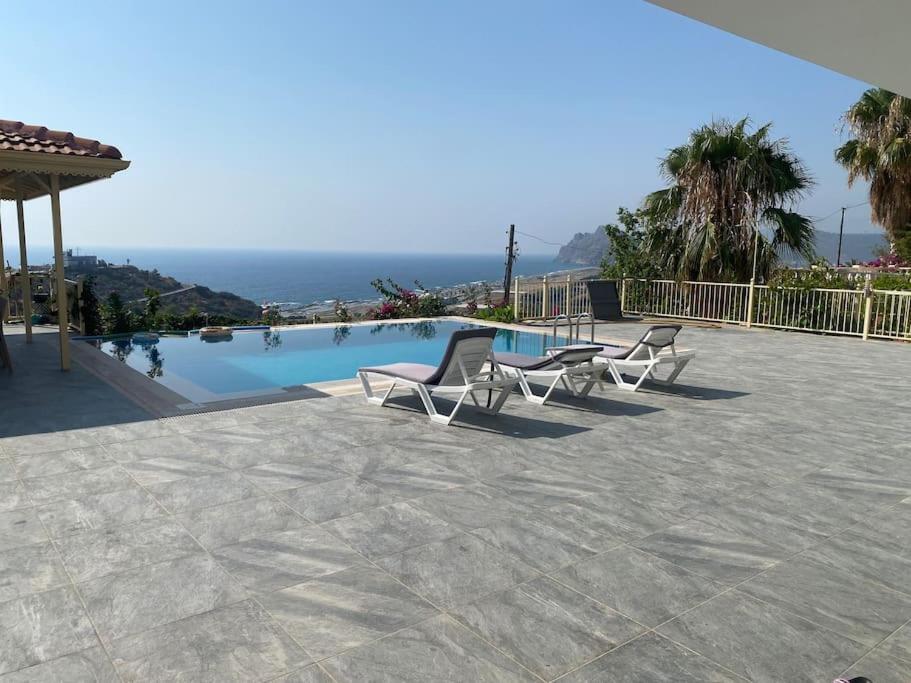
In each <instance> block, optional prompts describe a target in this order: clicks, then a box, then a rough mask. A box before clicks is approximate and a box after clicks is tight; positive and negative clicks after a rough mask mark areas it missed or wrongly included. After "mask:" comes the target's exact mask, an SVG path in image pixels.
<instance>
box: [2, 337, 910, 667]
mask: <svg viewBox="0 0 911 683" xmlns="http://www.w3.org/2000/svg"><path fill="white" fill-rule="evenodd" d="M640 330H641V326H640V325H637V324H632V323H629V324H627V323H624V324H616V325H611V326H610V327H604V328H603V329H601V330H599V332H600V333H603V334H604V335H606V336H607V335H609V336H611V337H614V338H617V337H619V338H628V339H629V338H635V337H637V336H638V334H639V332H640ZM681 337H682V343H683V344H684V345H686V346H688V347H693V348H696V349H697V350H698V357H697V359H696V360H695V361H694V362H693V363H692V364H691V365H690V366H689V367H688V368H687V370H686V372H685V373H684V374H683V375H682V376H681V378H680V384H679V386H677V387H676V388H674V389H671V390H667V389H660V388H657V387H652V388H649V389H648V390H646V391H643V392H640V393H635V394H631V393H625V392H620V391H618V390H617V389H616V388H615V387H613V386H610V385H608V386H606V387H605V388H604V389H602V390H596V391H595V392H594V393H593V394H592V396H591V397H590V399H589V400H587V401H578V400H574V399H570V398H568V397H565V396H564V397H561V398H560V400H559V401H558V403H557V404H555V405H549V406H546V407H542V406H537V405H532V404H529V403H526V402H525V401H523V400H522V399H521V397H520V396H519V395H518V394H517V395H515V396H514V397H511V398H510V400H509V401H508V402H507V403H506V406H505V408H504V410H503V413H502V414H501V415H500V416H499V417H498V418H490V417H486V416H481V415H479V414H477V413H473V412H472V411H471V410H469V409H466V411H465V413H464V420H462V421H460V422H459V423H458V424H457V426H453V427H449V428H446V427H440V426H437V425H434V424H431V423H430V422H429V421H428V420H427V419H426V418H425V417H424V416H423V414H422V413H421V412H420V409H419V405H418V404H417V403H416V402H415V401H414V400H413V399H412V398H411V397H410V396H407V395H404V396H403V397H402V398H400V399H397V400H395V401H394V402H393V405H392V406H391V407H388V408H377V407H374V406H368V405H366V404H365V403H364V402H363V401H362V399H361V398H360V397H355V396H350V397H341V398H312V399H306V400H300V401H291V402H285V403H279V404H274V405H266V406H258V407H251V408H242V409H236V410H231V411H222V412H217V413H207V414H199V415H188V416H184V417H179V418H170V419H164V420H155V419H152V418H151V417H150V416H149V415H148V414H147V413H145V412H144V411H143V409H142V408H140V407H138V406H135V405H133V404H132V403H131V402H130V401H129V400H127V399H126V398H125V397H124V396H122V395H121V394H119V393H118V392H117V391H115V390H114V389H112V388H111V387H109V386H108V385H106V384H105V383H104V382H102V381H101V380H98V379H96V378H95V377H94V376H93V375H90V374H89V373H87V372H85V371H84V370H83V369H81V368H79V367H78V366H77V367H76V368H74V370H73V371H72V372H71V373H69V374H67V375H63V374H61V373H59V372H57V371H56V370H54V363H55V362H56V354H55V352H54V346H53V343H52V342H53V339H50V340H46V339H40V340H37V341H36V344H35V345H34V347H35V348H34V349H31V350H29V351H28V352H27V353H29V354H31V355H32V356H33V357H34V359H35V363H34V364H33V365H31V366H28V367H23V366H24V365H26V359H25V358H24V357H23V356H25V355H26V352H25V351H22V349H14V357H17V356H18V357H17V360H18V361H19V362H18V363H17V372H16V373H15V374H14V375H13V376H11V377H10V376H5V375H0V418H2V420H0V681H7V680H9V681H44V680H47V681H60V680H66V681H83V680H88V681H118V680H119V681H170V680H187V681H231V680H237V681H251V680H264V681H266V680H276V681H284V682H285V683H330V682H332V681H336V682H347V681H388V682H390V683H392V682H399V681H414V682H421V683H423V682H424V681H435V680H439V681H443V680H445V681H466V682H480V681H552V680H560V681H565V682H570V681H572V682H577V683H581V682H586V683H587V682H589V681H605V682H607V681H610V682H612V683H613V682H614V681H641V682H648V681H669V680H673V681H675V682H680V681H692V682H694V683H695V682H699V683H705V682H707V681H712V682H716V681H717V682H720V681H742V680H753V681H770V682H771V681H776V682H777V681H789V682H791V681H807V682H814V683H816V682H820V681H831V680H832V679H833V678H835V677H836V676H838V675H841V674H843V673H846V672H847V673H849V674H850V675H866V676H868V677H870V678H871V679H872V680H873V681H874V682H875V683H907V682H908V681H909V680H911V426H909V422H908V419H907V417H906V416H907V415H908V414H909V412H911V410H909V409H911V346H908V345H906V344H899V343H883V342H866V343H864V342H862V341H860V340H856V339H845V338H831V337H821V336H812V335H801V334H789V333H782V332H768V331H762V330H754V331H746V330H740V329H707V328H699V327H688V328H686V329H685V330H684V332H683V333H682V335H681ZM42 344H44V346H41V345H42Z"/></svg>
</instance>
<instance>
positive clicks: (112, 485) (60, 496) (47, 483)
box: [22, 465, 136, 505]
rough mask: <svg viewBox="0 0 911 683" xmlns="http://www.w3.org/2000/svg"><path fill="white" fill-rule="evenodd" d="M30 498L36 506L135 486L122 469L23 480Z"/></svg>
mask: <svg viewBox="0 0 911 683" xmlns="http://www.w3.org/2000/svg"><path fill="white" fill-rule="evenodd" d="M22 483H23V484H24V485H25V488H26V490H27V491H28V495H29V498H31V500H32V501H33V502H34V503H35V504H36V505H44V504H46V503H53V502H54V501H57V500H72V499H75V498H82V497H84V496H91V495H94V494H97V493H107V492H109V491H120V490H123V489H128V488H133V487H135V486H136V482H134V481H133V480H132V479H131V478H130V475H129V474H127V473H126V471H125V470H124V469H123V468H122V467H120V466H119V465H113V466H110V467H99V468H97V469H92V470H81V471H76V472H66V473H64V474H54V475H51V476H49V477H33V478H29V479H23V480H22Z"/></svg>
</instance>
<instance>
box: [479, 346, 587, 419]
mask: <svg viewBox="0 0 911 683" xmlns="http://www.w3.org/2000/svg"><path fill="white" fill-rule="evenodd" d="M602 348H603V347H601V346H594V345H590V344H573V345H570V346H558V347H553V348H549V349H546V351H547V355H545V356H526V355H524V354H520V353H498V354H496V358H497V362H498V363H499V364H500V367H502V368H503V369H504V371H505V372H506V373H507V374H509V375H513V376H514V377H515V378H516V379H517V380H518V382H519V386H520V387H521V389H522V393H523V394H525V398H526V399H527V400H529V401H531V402H532V403H540V404H542V405H543V404H544V403H546V402H547V401H548V399H550V395H551V394H552V393H553V390H554V389H556V387H557V385H558V384H560V383H562V384H563V386H564V387H566V389H567V391H569V393H571V394H572V395H573V396H577V397H581V398H584V397H585V396H588V394H589V392H590V391H591V390H592V387H594V386H595V384H599V383H600V382H601V374H602V372H603V368H601V367H600V366H599V365H596V364H595V363H594V358H595V356H596V355H597V354H598V352H599V351H601V349H602ZM528 378H540V379H549V380H551V382H550V385H549V386H548V387H547V391H546V392H545V393H544V395H543V396H538V395H536V394H535V393H534V392H533V391H532V390H531V386H530V385H529V384H528ZM579 385H581V389H579V388H577V387H578V386H579Z"/></svg>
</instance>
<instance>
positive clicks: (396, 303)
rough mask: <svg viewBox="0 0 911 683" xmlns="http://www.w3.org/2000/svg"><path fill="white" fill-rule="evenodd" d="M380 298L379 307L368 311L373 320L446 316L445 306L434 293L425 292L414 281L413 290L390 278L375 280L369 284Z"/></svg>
mask: <svg viewBox="0 0 911 683" xmlns="http://www.w3.org/2000/svg"><path fill="white" fill-rule="evenodd" d="M370 284H371V285H372V286H373V288H374V289H375V290H376V291H377V292H379V294H380V296H381V297H382V301H381V302H380V305H379V306H377V307H376V308H373V309H371V310H370V311H369V317H371V318H373V319H374V320H392V319H395V318H434V317H436V316H440V315H445V314H446V304H445V303H444V302H443V299H442V297H441V296H440V295H439V294H436V293H434V292H428V291H425V290H424V288H423V286H422V285H421V283H420V282H418V281H417V280H415V282H414V284H415V289H408V288H407V287H403V286H402V285H400V284H398V283H397V282H395V281H393V280H392V279H391V278H386V279H385V280H383V279H381V278H377V279H376V280H374V281H373V282H371V283H370Z"/></svg>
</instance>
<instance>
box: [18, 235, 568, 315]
mask: <svg viewBox="0 0 911 683" xmlns="http://www.w3.org/2000/svg"><path fill="white" fill-rule="evenodd" d="M10 246H12V248H9V247H8V248H7V249H6V252H7V253H6V258H7V260H8V261H9V262H10V263H11V265H13V266H14V267H15V266H18V259H16V258H14V257H16V256H18V250H17V249H16V248H15V242H14V243H13V245H10ZM11 252H12V253H11ZM79 253H80V254H95V255H97V256H98V257H99V258H101V259H104V260H105V261H107V262H108V263H115V264H125V263H127V262H129V263H130V264H131V265H134V266H137V267H139V268H143V269H147V270H152V269H157V270H158V272H159V273H161V274H162V275H169V276H171V277H174V278H176V279H177V280H179V281H180V282H183V283H185V284H197V285H204V286H206V287H209V288H210V289H213V290H215V291H221V292H232V293H234V294H237V295H239V296H242V297H244V298H247V299H252V300H253V301H255V302H257V303H278V304H283V306H282V308H286V309H295V308H310V307H313V306H318V305H321V304H326V303H327V302H332V301H335V300H336V299H341V300H342V301H348V302H358V301H372V300H374V299H376V297H377V293H376V290H374V289H373V287H371V285H370V282H371V281H372V280H374V279H375V278H387V277H389V278H392V279H393V280H394V281H396V282H398V283H399V284H401V285H404V286H406V287H411V288H413V287H415V280H417V281H418V282H419V283H420V284H421V285H422V286H423V287H425V288H427V289H433V288H438V287H452V286H456V285H462V284H468V283H473V282H500V283H501V282H502V280H503V270H504V255H503V254H490V253H487V254H392V253H376V254H370V253H348V252H345V253H342V252H309V251H291V250H282V251H278V250H250V249H243V250H239V249H238V250H234V249H173V248H172V249H162V248H150V247H136V248H133V247H86V248H82V249H80V250H79ZM52 260H53V251H52V249H51V248H50V247H40V246H35V247H32V246H31V245H30V246H29V263H30V264H33V265H34V264H41V263H50V262H51V261H52ZM578 267H579V266H575V265H571V264H566V263H560V262H558V261H556V260H555V258H554V256H553V255H548V254H533V255H531V254H521V255H520V256H519V258H518V259H517V260H516V262H515V265H514V266H513V274H514V275H541V274H544V273H549V272H555V271H562V270H570V269H574V268H578Z"/></svg>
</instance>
